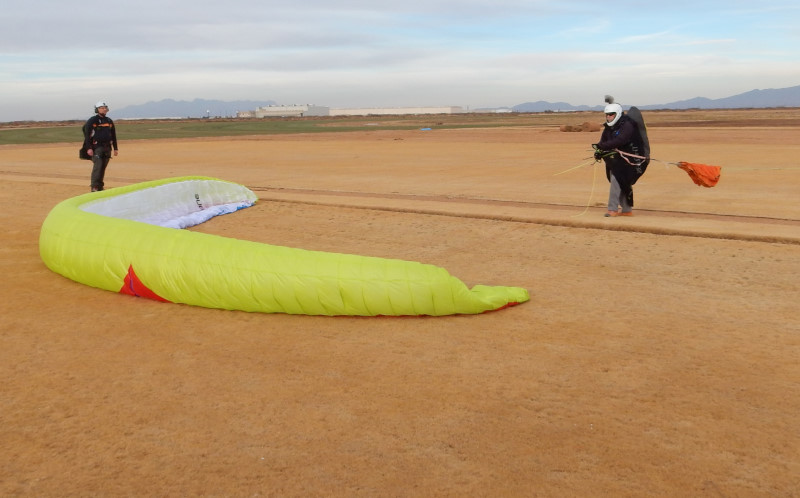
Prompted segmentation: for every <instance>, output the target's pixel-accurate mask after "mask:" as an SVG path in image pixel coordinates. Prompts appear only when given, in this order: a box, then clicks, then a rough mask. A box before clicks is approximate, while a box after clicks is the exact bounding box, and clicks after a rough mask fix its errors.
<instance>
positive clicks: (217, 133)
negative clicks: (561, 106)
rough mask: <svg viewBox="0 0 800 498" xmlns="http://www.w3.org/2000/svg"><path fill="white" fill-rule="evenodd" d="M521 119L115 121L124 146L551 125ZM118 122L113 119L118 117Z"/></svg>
mask: <svg viewBox="0 0 800 498" xmlns="http://www.w3.org/2000/svg"><path fill="white" fill-rule="evenodd" d="M531 116H535V115H529V116H528V117H527V119H523V118H521V117H520V116H519V115H511V116H496V115H481V114H476V115H433V116H410V117H403V116H386V117H384V116H366V117H364V116H359V117H342V118H327V119H326V118H317V119H315V118H295V119H292V118H284V119H187V120H153V121H147V120H136V121H133V120H131V121H128V120H120V119H118V120H115V123H116V125H117V130H118V137H119V139H120V141H123V140H154V139H178V138H200V137H232V136H243V135H280V134H297V133H332V132H353V131H375V130H413V129H421V128H432V129H456V128H494V127H504V126H521V125H522V126H537V125H539V126H542V125H548V124H549V123H545V122H541V120H539V122H538V123H537V122H534V121H536V120H532V119H530V118H531ZM112 117H113V116H112ZM82 125H83V122H79V121H73V122H59V123H50V124H48V123H5V124H3V125H2V126H0V145H12V144H19V145H29V144H49V143H70V142H72V143H77V144H80V143H81V142H82V141H83V135H82V132H81V126H82Z"/></svg>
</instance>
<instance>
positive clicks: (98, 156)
mask: <svg viewBox="0 0 800 498" xmlns="http://www.w3.org/2000/svg"><path fill="white" fill-rule="evenodd" d="M94 112H95V115H94V116H92V117H91V118H89V119H88V120H87V121H86V123H85V124H84V125H83V149H84V150H85V151H86V154H87V155H88V156H89V157H91V158H92V178H91V181H92V185H91V187H92V192H97V191H99V190H103V185H104V183H103V178H104V177H105V175H106V167H108V161H109V160H111V154H112V153H113V154H114V156H116V155H117V154H119V149H118V148H117V130H116V128H114V121H113V120H112V119H111V118H109V117H107V116H106V114H107V113H108V104H106V103H105V102H103V101H100V102H98V103H97V104H96V105H95V107H94Z"/></svg>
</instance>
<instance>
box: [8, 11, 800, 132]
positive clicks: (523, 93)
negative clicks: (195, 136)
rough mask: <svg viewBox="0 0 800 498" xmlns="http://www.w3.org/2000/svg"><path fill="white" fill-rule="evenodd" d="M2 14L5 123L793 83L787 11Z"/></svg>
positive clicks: (796, 66)
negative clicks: (169, 110)
mask: <svg viewBox="0 0 800 498" xmlns="http://www.w3.org/2000/svg"><path fill="white" fill-rule="evenodd" d="M13 4H14V5H13V7H11V6H6V8H4V9H3V10H4V12H3V15H2V16H0V103H2V105H0V122H8V121H20V120H51V119H52V120H63V119H85V118H87V117H88V116H90V115H91V114H92V113H93V109H94V104H95V102H97V101H99V100H103V101H106V102H108V104H109V106H110V109H111V110H110V112H109V116H111V117H113V114H114V109H115V108H117V109H121V108H123V107H126V106H128V105H135V104H143V103H146V102H151V101H159V100H162V99H175V100H194V99H198V98H199V99H212V100H226V101H231V100H259V101H267V100H271V101H275V102H276V103H278V104H281V105H290V104H316V105H322V106H328V107H333V108H342V107H402V106H462V107H464V108H465V109H477V108H486V107H511V106H514V105H517V104H521V103H524V102H535V101H539V100H545V101H550V102H567V103H570V104H573V105H582V104H586V105H599V104H603V97H604V96H605V95H606V94H611V95H613V96H615V97H616V100H617V102H619V103H620V104H622V105H625V106H627V105H649V104H663V103H669V102H674V101H678V100H686V99H690V98H694V97H707V98H711V99H716V98H723V97H729V96H732V95H736V94H739V93H743V92H747V91H750V90H754V89H768V88H786V87H791V86H797V85H800V7H799V6H798V2H797V1H796V0H771V1H767V2H752V1H746V2H745V1H739V0H723V1H702V0H694V1H683V0H671V1H668V2H645V1H643V0H640V1H628V0H617V1H614V2H609V1H598V0H593V1H583V0H458V1H455V0H401V1H397V0H394V1H391V2H388V1H383V0H370V1H366V0H363V1H362V0H336V1H335V2H334V1H332V0H294V1H291V0H262V1H258V2H257V1H253V0H214V1H207V0H157V1H155V0H136V1H128V0H121V1H117V2H105V3H101V4H97V5H94V4H76V3H74V2H65V1H64V0H26V1H24V2H22V1H19V2H13Z"/></svg>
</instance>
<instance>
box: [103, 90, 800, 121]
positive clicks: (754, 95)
mask: <svg viewBox="0 0 800 498" xmlns="http://www.w3.org/2000/svg"><path fill="white" fill-rule="evenodd" d="M620 103H621V104H622V106H623V107H626V108H627V107H628V106H630V105H636V106H637V107H639V108H640V109H646V110H653V109H677V110H679V109H742V108H758V107H800V86H793V87H790V88H778V89H772V88H770V89H768V90H751V91H749V92H745V93H740V94H739V95H734V96H732V97H725V98H721V99H708V98H705V97H696V98H693V99H689V100H680V101H678V102H670V103H667V104H648V105H643V104H638V103H630V102H620ZM269 105H276V102H275V101H273V100H234V101H222V100H203V99H194V100H192V101H186V100H173V99H165V100H161V101H158V102H147V103H146V104H139V105H130V106H127V107H123V108H121V109H113V110H112V111H113V117H115V118H120V119H148V118H151V119H152V118H204V117H211V118H215V117H235V116H236V113H237V112H238V111H252V110H254V109H255V108H256V107H264V106H269ZM603 107H604V106H603V105H595V106H588V105H572V104H568V103H566V102H546V101H544V100H539V101H537V102H525V103H524V104H519V105H515V106H514V107H511V108H508V107H505V108H500V109H503V110H508V111H514V112H547V111H553V112H558V111H600V110H602V109H603ZM500 109H475V111H497V110H500Z"/></svg>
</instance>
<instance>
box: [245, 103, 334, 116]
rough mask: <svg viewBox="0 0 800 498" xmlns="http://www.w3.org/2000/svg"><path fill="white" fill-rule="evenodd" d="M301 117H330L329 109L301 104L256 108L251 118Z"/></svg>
mask: <svg viewBox="0 0 800 498" xmlns="http://www.w3.org/2000/svg"><path fill="white" fill-rule="evenodd" d="M303 116H330V109H329V108H328V107H325V106H320V105H313V104H303V105H268V106H265V107H256V110H255V112H254V113H253V117H256V118H280V117H300V118H301V117H303ZM248 117H249V116H248Z"/></svg>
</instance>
